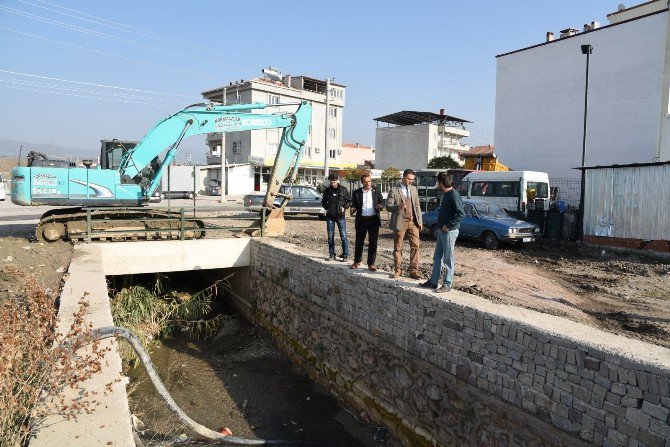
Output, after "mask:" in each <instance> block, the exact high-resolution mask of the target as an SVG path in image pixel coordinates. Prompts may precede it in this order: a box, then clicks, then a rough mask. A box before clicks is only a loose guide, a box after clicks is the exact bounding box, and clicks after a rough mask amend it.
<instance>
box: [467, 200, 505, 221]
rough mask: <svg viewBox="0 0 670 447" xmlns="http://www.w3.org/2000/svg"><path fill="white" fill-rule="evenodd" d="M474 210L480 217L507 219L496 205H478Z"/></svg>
mask: <svg viewBox="0 0 670 447" xmlns="http://www.w3.org/2000/svg"><path fill="white" fill-rule="evenodd" d="M475 209H476V210H477V213H478V214H479V215H480V216H486V217H499V218H500V217H509V216H508V215H507V213H506V212H505V210H504V209H502V207H501V206H500V205H498V204H497V203H478V204H476V205H475Z"/></svg>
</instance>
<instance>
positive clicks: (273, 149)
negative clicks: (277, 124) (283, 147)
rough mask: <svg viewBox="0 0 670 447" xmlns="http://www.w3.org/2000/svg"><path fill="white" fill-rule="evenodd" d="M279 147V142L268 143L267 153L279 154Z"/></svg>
mask: <svg viewBox="0 0 670 447" xmlns="http://www.w3.org/2000/svg"><path fill="white" fill-rule="evenodd" d="M277 147H279V145H278V144H277V143H268V150H267V155H277Z"/></svg>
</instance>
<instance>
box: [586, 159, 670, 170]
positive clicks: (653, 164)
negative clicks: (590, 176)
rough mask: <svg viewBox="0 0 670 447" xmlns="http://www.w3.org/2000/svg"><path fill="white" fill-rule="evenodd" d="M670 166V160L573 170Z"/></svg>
mask: <svg viewBox="0 0 670 447" xmlns="http://www.w3.org/2000/svg"><path fill="white" fill-rule="evenodd" d="M667 164H670V160H668V161H651V162H648V163H628V164H623V165H618V164H614V165H602V166H601V165H597V166H584V167H583V168H573V169H577V170H580V171H581V170H582V169H584V170H587V169H618V168H631V167H638V166H660V165H667Z"/></svg>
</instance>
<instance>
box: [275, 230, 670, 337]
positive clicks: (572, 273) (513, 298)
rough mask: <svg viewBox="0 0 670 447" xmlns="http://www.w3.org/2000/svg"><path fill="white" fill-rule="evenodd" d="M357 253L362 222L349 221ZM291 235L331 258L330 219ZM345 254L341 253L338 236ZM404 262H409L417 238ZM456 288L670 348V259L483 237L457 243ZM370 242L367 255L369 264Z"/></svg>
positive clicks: (426, 241) (382, 241) (385, 263)
mask: <svg viewBox="0 0 670 447" xmlns="http://www.w3.org/2000/svg"><path fill="white" fill-rule="evenodd" d="M347 230H348V236H349V237H348V240H349V244H350V259H349V262H352V260H353V251H354V246H353V242H354V236H355V232H354V221H353V218H350V219H347ZM282 239H283V240H285V241H287V242H291V243H293V244H295V245H298V246H300V247H304V248H306V249H309V250H313V251H315V252H320V253H323V254H324V257H327V256H328V244H327V241H326V224H325V222H322V221H319V220H317V219H306V218H293V217H288V218H287V234H286V235H285V236H283V237H282ZM336 247H337V253H338V254H340V253H341V245H340V244H339V236H337V235H336ZM434 250H435V240H434V239H432V237H431V236H429V235H428V234H427V233H426V234H424V235H422V237H421V245H420V253H421V263H420V270H421V273H422V274H423V275H424V276H425V277H426V278H427V277H428V276H429V275H430V270H431V268H432V259H433V252H434ZM403 254H404V260H405V263H406V265H405V266H404V267H405V270H406V268H407V265H408V259H409V244H408V243H407V242H405V248H404V251H403ZM455 257H456V267H455V278H454V283H453V287H454V288H455V289H457V290H461V291H464V292H469V293H472V294H474V295H478V296H481V297H483V298H486V299H489V300H491V301H495V302H499V303H505V304H511V305H515V306H521V307H526V308H529V309H534V310H537V311H540V312H543V313H548V314H552V315H559V316H563V317H566V318H569V319H571V320H575V321H579V322H582V323H585V324H588V325H591V326H594V327H598V328H601V329H604V330H607V331H611V332H614V333H617V334H622V335H625V336H628V337H634V338H639V339H642V340H645V341H648V342H650V343H655V344H658V345H662V346H666V347H668V348H670V261H669V260H667V259H666V260H659V259H658V258H655V257H652V256H649V255H647V254H644V253H639V254H630V253H621V252H616V251H613V250H610V249H604V250H603V249H602V248H597V247H592V246H587V245H584V244H580V243H575V242H566V241H549V240H539V241H537V242H534V243H528V244H524V245H523V246H517V245H501V247H500V248H499V249H498V250H495V251H490V250H485V249H484V248H483V247H482V246H481V244H480V243H479V242H477V241H463V240H461V239H459V240H458V241H457V243H456V254H455ZM366 258H367V248H366V251H364V254H363V264H362V265H363V267H364V266H365V264H364V263H365V261H366ZM376 265H377V267H378V268H379V269H381V270H386V271H389V272H391V271H393V237H392V233H391V231H390V230H389V229H388V228H382V229H381V230H380V235H379V246H378V250H377V261H376Z"/></svg>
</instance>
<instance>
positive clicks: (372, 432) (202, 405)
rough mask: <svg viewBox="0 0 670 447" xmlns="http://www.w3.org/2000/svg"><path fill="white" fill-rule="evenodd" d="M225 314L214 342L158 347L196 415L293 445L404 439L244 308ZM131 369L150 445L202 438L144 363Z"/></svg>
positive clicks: (171, 380)
mask: <svg viewBox="0 0 670 447" xmlns="http://www.w3.org/2000/svg"><path fill="white" fill-rule="evenodd" d="M226 315H227V317H226V319H225V321H224V323H223V325H222V330H221V332H220V334H219V335H218V336H217V337H215V338H214V339H213V340H212V341H209V342H192V341H189V340H187V339H186V338H185V337H176V338H173V339H171V340H166V341H163V342H161V343H160V344H159V345H158V346H155V347H153V348H152V353H151V357H152V359H153V361H154V363H155V365H156V368H157V369H158V371H159V374H160V375H161V377H162V378H163V380H164V382H165V384H166V387H167V388H168V390H169V391H170V393H171V394H172V397H173V398H174V399H175V401H176V402H177V403H178V404H179V405H180V406H181V408H182V409H183V410H184V411H185V412H186V413H187V414H188V415H189V416H190V417H191V418H192V419H194V420H195V421H197V422H199V423H201V424H203V425H205V426H207V427H209V428H212V429H214V430H219V429H221V428H223V427H227V428H229V429H230V430H231V431H232V433H233V435H234V436H238V437H246V438H255V439H261V438H262V439H284V440H291V441H295V443H293V444H289V445H320V446H342V447H344V446H347V447H355V446H366V447H367V446H400V443H399V442H398V441H397V440H396V439H394V438H391V437H390V435H388V433H387V432H386V430H384V429H383V428H379V427H377V426H376V425H375V424H374V423H369V422H366V421H364V420H363V419H362V418H361V416H360V414H359V412H358V411H356V410H354V409H353V408H351V407H348V406H346V404H344V403H339V402H338V401H337V400H335V399H334V398H333V397H331V396H330V395H329V394H328V392H327V391H326V390H325V389H324V388H322V387H321V386H319V385H317V384H315V383H314V382H312V381H311V380H310V379H309V377H308V376H307V375H306V374H304V373H303V372H302V371H301V370H300V369H299V368H298V367H297V366H294V365H293V364H292V363H291V361H290V360H288V358H287V357H286V356H284V355H283V354H282V353H281V352H280V351H279V350H278V349H277V348H276V347H275V346H274V344H273V342H272V340H271V339H270V338H269V336H268V335H267V334H266V333H265V332H263V331H260V330H257V329H256V328H255V327H253V326H252V325H251V324H250V323H248V322H247V321H246V320H244V319H243V318H242V317H241V316H239V315H237V314H233V313H230V312H228V313H227V314H226ZM129 375H130V376H131V384H130V387H129V388H130V390H131V391H132V393H131V395H130V400H131V402H130V405H131V411H132V413H133V414H134V415H135V416H137V417H138V418H139V420H140V421H141V424H142V426H141V428H143V429H144V432H143V433H142V436H141V438H142V440H143V441H145V443H147V444H145V445H152V444H154V443H158V442H160V441H161V440H164V439H166V438H165V435H167V436H168V438H171V439H173V438H175V437H178V436H180V435H182V434H186V435H187V436H188V437H190V438H196V436H195V435H194V434H193V433H191V432H190V431H189V430H186V429H184V428H183V426H182V424H181V423H180V422H179V421H178V420H177V418H176V417H175V416H173V415H172V413H171V412H170V411H169V410H168V409H167V407H166V405H165V404H164V403H163V401H162V400H161V399H160V397H159V396H158V394H157V393H156V392H155V390H154V388H153V386H152V385H151V383H150V382H149V380H148V379H147V378H146V374H145V373H144V371H143V369H142V367H141V366H138V367H137V368H135V369H134V370H132V371H131V372H130V374H129ZM154 445H155V444H154ZM162 445H164V444H162Z"/></svg>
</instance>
